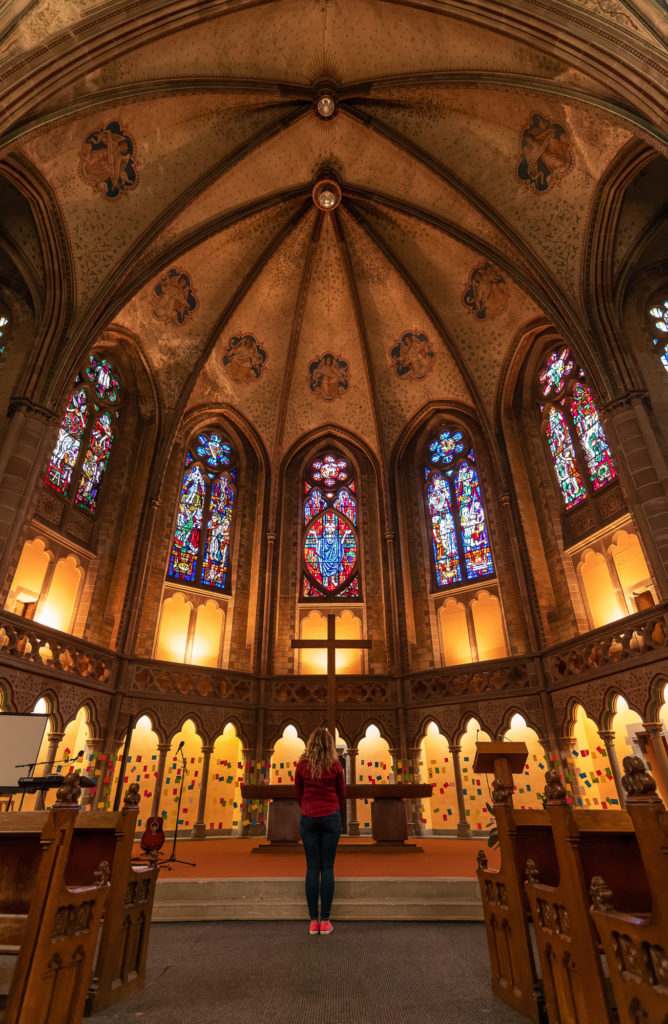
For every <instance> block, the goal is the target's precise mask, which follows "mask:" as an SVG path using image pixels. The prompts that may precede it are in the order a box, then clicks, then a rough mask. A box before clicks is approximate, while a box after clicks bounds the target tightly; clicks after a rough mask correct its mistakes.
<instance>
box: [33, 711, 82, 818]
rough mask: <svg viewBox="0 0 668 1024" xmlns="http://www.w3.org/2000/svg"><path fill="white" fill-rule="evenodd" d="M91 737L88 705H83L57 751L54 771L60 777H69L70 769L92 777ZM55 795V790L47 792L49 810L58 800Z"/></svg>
mask: <svg viewBox="0 0 668 1024" xmlns="http://www.w3.org/2000/svg"><path fill="white" fill-rule="evenodd" d="M47 732H48V730H47ZM90 735H91V731H90V724H89V711H88V708H87V707H86V705H85V704H83V705H82V706H81V707H80V708H79V710H78V711H77V713H76V715H75V717H74V718H71V719H70V721H69V722H68V723H67V724H66V726H65V729H64V731H63V738H62V740H61V741H60V743H59V744H58V748H57V750H56V756H55V759H54V767H53V771H54V772H56V773H57V774H59V775H67V774H68V772H69V771H70V768H74V770H75V771H81V772H82V774H86V775H90V774H91V771H90V769H91V761H92V758H93V755H92V754H91V753H90V747H89V740H90ZM82 750H83V757H82V758H80V759H79V760H77V755H78V754H79V752H80V751H82ZM55 794H56V790H55V789H49V790H47V792H46V794H45V798H44V799H45V806H46V807H47V808H49V807H51V805H52V804H53V802H54V800H55V799H56V796H55Z"/></svg>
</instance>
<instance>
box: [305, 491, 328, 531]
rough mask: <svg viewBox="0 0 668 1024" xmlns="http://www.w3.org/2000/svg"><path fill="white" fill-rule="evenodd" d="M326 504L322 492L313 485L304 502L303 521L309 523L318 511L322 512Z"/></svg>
mask: <svg viewBox="0 0 668 1024" xmlns="http://www.w3.org/2000/svg"><path fill="white" fill-rule="evenodd" d="M326 505H327V502H326V501H325V499H324V498H323V496H322V493H321V492H320V491H319V490H318V489H317V487H314V488H313V490H312V491H311V493H310V494H309V496H308V498H307V499H306V501H305V502H304V522H305V523H310V522H311V520H312V519H314V518H315V516H317V514H318V512H322V510H323V508H325V507H326Z"/></svg>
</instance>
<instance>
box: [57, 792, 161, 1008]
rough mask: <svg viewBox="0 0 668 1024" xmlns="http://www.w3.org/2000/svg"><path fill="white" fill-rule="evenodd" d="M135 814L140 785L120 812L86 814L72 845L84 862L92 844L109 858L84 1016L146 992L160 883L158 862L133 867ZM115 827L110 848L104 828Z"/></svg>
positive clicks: (127, 796)
mask: <svg viewBox="0 0 668 1024" xmlns="http://www.w3.org/2000/svg"><path fill="white" fill-rule="evenodd" d="M138 813H139V785H138V784H137V783H136V782H133V783H132V784H131V785H130V787H129V789H128V791H127V793H126V795H125V800H124V805H123V810H122V811H121V812H120V813H118V812H114V811H101V812H95V811H90V812H88V813H87V814H81V815H80V816H79V818H78V820H77V824H76V828H75V832H74V844H75V845H76V843H77V841H79V840H81V845H82V848H83V851H84V855H85V856H89V855H90V844H91V840H92V841H93V842H95V843H96V844H97V845H98V849H99V851H100V853H102V852H103V850H104V847H105V846H106V847H107V849H108V855H109V857H110V858H111V859H110V861H109V862H110V864H111V880H110V888H109V896H108V899H107V904H106V907H105V911H104V919H103V922H102V937H101V939H100V945H99V949H98V953H97V957H96V961H95V968H94V971H93V977H92V980H91V984H90V990H89V994H88V999H87V1001H86V1015H87V1016H88V1015H90V1014H92V1013H98V1012H99V1011H100V1010H103V1009H104V1008H105V1007H107V1006H111V1005H112V1004H113V1003H116V1002H118V1000H119V999H125V998H126V997H127V996H130V995H133V994H134V993H135V992H138V991H139V990H140V989H141V988H143V986H144V982H145V979H146V955H147V953H148V939H149V932H150V928H151V914H152V912H153V900H154V897H155V885H156V881H157V877H158V867H157V864H156V858H153V859H152V860H151V861H149V862H148V863H145V864H133V863H132V847H133V843H134V837H135V831H136V827H137V815H138ZM110 820H111V821H112V823H113V826H114V833H115V834H114V839H113V842H114V846H113V848H110V837H109V831H108V823H109V821H110Z"/></svg>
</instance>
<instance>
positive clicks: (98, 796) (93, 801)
mask: <svg viewBox="0 0 668 1024" xmlns="http://www.w3.org/2000/svg"><path fill="white" fill-rule="evenodd" d="M87 745H88V748H89V750H90V752H91V753H92V754H95V755H96V756H95V758H94V760H93V761H92V762H91V764H92V765H93V773H95V772H96V771H98V770H99V772H100V774H99V776H98V778H97V780H96V781H97V785H96V787H95V789H89V790H87V791H86V792H87V793H89V794H90V795H89V798H88V802H89V803H90V806H91V807H92V808H93V809H94V810H97V805H98V804H99V803H102V801H105V802H106V799H107V795H108V793H109V792H111V787H112V785H113V779H112V777H111V776H110V775H109V757H110V756H111V755H110V754H109V753H107V757H106V760H104V761H100V755H101V754H103V753H104V749H105V746H106V743H105V741H104V740H103V739H92V740H89V741H88V744H87ZM114 767H116V766H114ZM93 777H94V774H93ZM106 778H109V779H112V781H111V782H105V781H104V780H105V779H106Z"/></svg>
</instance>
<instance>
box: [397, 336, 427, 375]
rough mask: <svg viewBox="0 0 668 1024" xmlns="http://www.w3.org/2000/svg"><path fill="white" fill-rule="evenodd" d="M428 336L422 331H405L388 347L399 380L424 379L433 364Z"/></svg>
mask: <svg viewBox="0 0 668 1024" xmlns="http://www.w3.org/2000/svg"><path fill="white" fill-rule="evenodd" d="M434 358H435V357H434V353H433V352H432V349H431V345H430V343H429V338H428V337H427V335H426V334H425V333H424V331H416V330H413V331H406V333H405V334H402V335H401V338H400V339H399V341H398V342H396V344H394V345H393V346H392V348H391V349H390V359H391V360H392V365H393V366H394V368H395V370H396V371H397V376H398V377H400V378H401V380H424V378H425V377H426V376H427V374H428V373H429V371H430V370H431V368H432V367H433V365H434Z"/></svg>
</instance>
